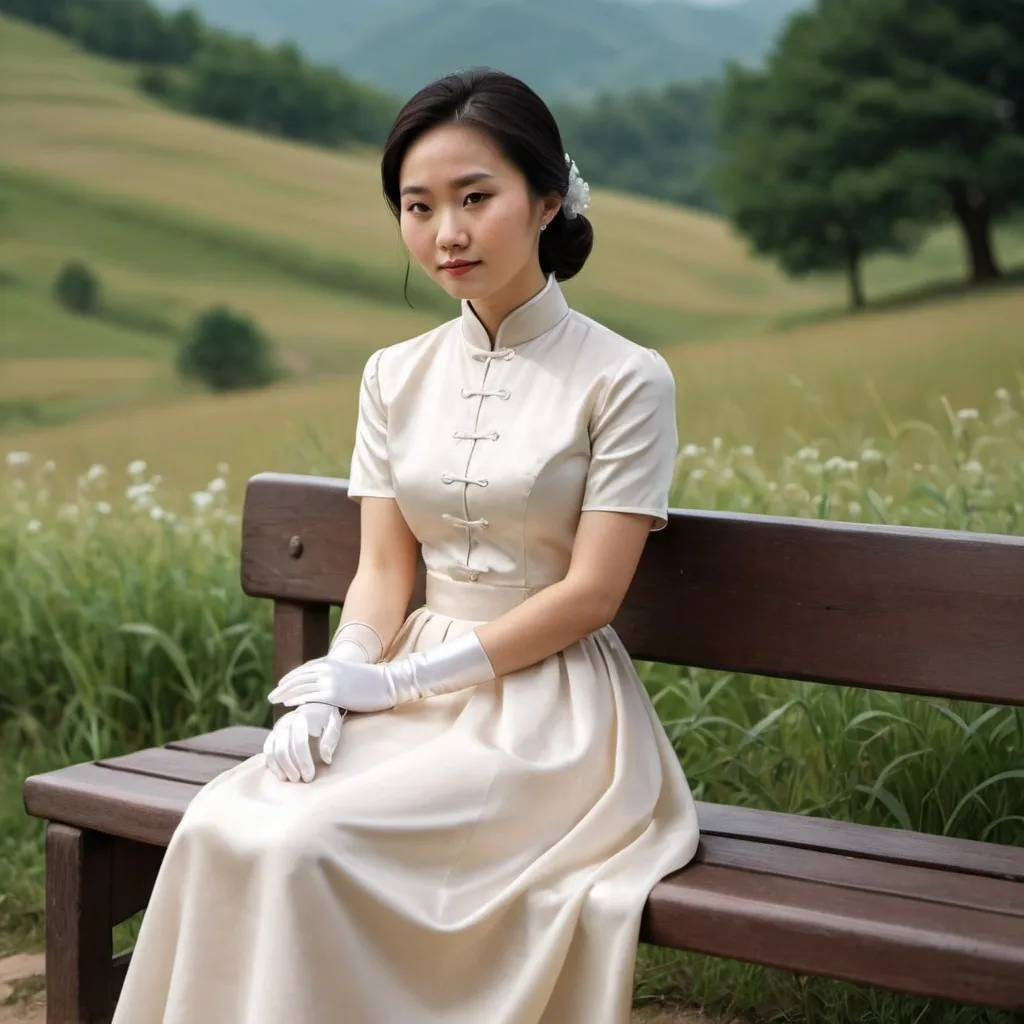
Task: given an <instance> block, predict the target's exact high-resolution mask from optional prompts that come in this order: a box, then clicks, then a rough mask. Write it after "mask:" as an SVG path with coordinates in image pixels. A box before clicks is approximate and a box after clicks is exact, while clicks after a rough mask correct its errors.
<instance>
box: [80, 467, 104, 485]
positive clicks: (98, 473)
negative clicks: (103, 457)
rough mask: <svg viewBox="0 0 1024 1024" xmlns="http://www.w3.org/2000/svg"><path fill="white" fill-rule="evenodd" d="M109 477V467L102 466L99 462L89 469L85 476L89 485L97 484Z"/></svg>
mask: <svg viewBox="0 0 1024 1024" xmlns="http://www.w3.org/2000/svg"><path fill="white" fill-rule="evenodd" d="M106 475H107V467H106V466H101V465H100V464H99V463H98V462H97V463H95V464H93V465H92V466H90V467H89V469H88V471H87V472H86V474H85V479H86V480H88V481H89V483H95V482H96V481H97V480H102V479H103V477H105V476H106Z"/></svg>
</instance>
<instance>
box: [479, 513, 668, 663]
mask: <svg viewBox="0 0 1024 1024" xmlns="http://www.w3.org/2000/svg"><path fill="white" fill-rule="evenodd" d="M651 523H652V518H651V517H650V516H646V515H636V514H634V513H627V512H584V513H582V515H581V516H580V521H579V526H578V527H577V530H576V537H575V540H574V542H573V549H572V559H571V561H570V564H569V571H568V573H567V574H566V576H565V578H564V579H563V580H560V581H559V582H558V583H553V584H552V585H551V586H549V587H546V588H545V589H544V590H542V591H540V593H538V594H534V595H533V596H532V597H530V598H527V600H525V601H524V602H523V603H522V604H521V605H518V606H517V607H515V608H513V609H512V610H511V611H509V612H506V613H505V614H504V615H502V616H500V617H499V618H497V619H494V620H493V621H492V622H487V623H484V624H483V625H481V626H477V627H476V630H475V632H476V635H477V637H478V638H479V640H480V644H481V646H482V647H483V648H484V650H485V651H486V653H487V657H488V659H489V660H490V662H491V665H492V666H493V667H494V674H495V675H496V676H503V675H507V674H508V673H510V672H516V671H518V670H519V669H522V668H527V667H528V666H530V665H533V664H535V663H536V662H538V661H543V660H544V659H545V658H548V657H550V656H551V655H552V654H557V653H558V652H559V651H563V650H565V648H566V647H569V646H570V645H572V644H574V643H576V641H578V640H582V639H583V637H585V636H587V635H588V634H590V633H592V632H594V630H596V629H600V628H601V627H602V626H606V625H608V623H609V622H611V621H612V619H614V618H615V616H616V614H617V613H618V610H619V606H620V605H621V604H622V601H623V599H624V598H625V596H626V591H627V590H628V589H629V585H630V583H631V582H632V580H633V574H634V573H635V572H636V567H637V565H638V563H639V561H640V556H641V554H642V553H643V549H644V544H645V543H646V541H647V536H648V534H649V533H650V529H651Z"/></svg>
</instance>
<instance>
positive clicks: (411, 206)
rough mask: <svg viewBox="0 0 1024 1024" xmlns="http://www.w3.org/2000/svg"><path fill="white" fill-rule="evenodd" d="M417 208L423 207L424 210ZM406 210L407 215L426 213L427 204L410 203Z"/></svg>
mask: <svg viewBox="0 0 1024 1024" xmlns="http://www.w3.org/2000/svg"><path fill="white" fill-rule="evenodd" d="M417 206H421V207H422V208H423V209H422V210H417V209H416V207H417ZM405 209H406V212H407V213H426V212H427V204H426V203H410V204H409V205H408V206H407V207H406V208H405Z"/></svg>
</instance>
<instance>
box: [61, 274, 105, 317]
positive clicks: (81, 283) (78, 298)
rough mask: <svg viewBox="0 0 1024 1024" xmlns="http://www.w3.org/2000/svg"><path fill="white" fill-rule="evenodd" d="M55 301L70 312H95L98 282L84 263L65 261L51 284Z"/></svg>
mask: <svg viewBox="0 0 1024 1024" xmlns="http://www.w3.org/2000/svg"><path fill="white" fill-rule="evenodd" d="M53 290H54V294H55V295H56V297H57V301H58V302H59V303H60V304H61V305H62V306H63V307H64V308H65V309H69V310H70V311H71V312H72V313H79V314H83V315H85V314H89V313H95V312H96V310H97V309H98V308H99V303H100V283H99V281H98V280H97V278H96V275H95V274H94V273H93V272H92V271H91V270H90V269H89V268H88V266H86V265H85V264H84V263H79V262H77V261H72V262H70V263H65V264H64V266H63V267H62V268H61V271H60V273H59V274H58V275H57V279H56V281H55V282H54V286H53Z"/></svg>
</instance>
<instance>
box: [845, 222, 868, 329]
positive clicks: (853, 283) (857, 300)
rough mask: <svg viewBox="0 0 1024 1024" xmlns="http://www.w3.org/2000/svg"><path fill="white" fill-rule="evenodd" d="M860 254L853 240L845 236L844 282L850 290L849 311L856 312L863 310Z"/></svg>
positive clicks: (858, 247)
mask: <svg viewBox="0 0 1024 1024" xmlns="http://www.w3.org/2000/svg"><path fill="white" fill-rule="evenodd" d="M861 266H862V261H861V252H860V246H859V245H858V244H857V241H856V239H855V238H853V237H851V236H850V235H849V234H847V240H846V282H847V284H848V285H849V289H850V309H851V310H852V311H853V312H855V313H856V312H858V311H859V310H862V309H863V308H864V282H863V280H862V278H861Z"/></svg>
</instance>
